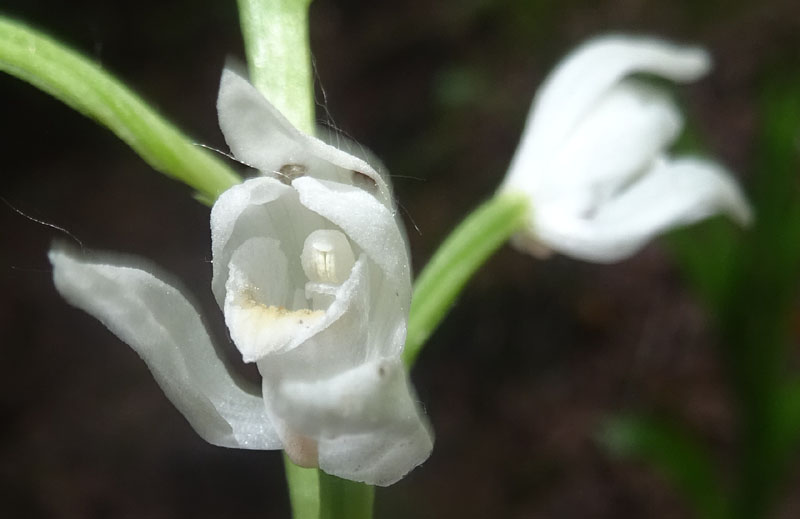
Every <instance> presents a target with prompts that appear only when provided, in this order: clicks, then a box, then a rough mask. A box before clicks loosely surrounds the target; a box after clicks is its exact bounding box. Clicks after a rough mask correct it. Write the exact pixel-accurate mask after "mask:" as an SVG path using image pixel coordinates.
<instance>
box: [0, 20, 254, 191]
mask: <svg viewBox="0 0 800 519" xmlns="http://www.w3.org/2000/svg"><path fill="white" fill-rule="evenodd" d="M0 70H2V71H4V72H7V73H8V74H11V75H12V76H16V77H18V78H19V79H21V80H23V81H27V82H28V83H30V84H32V85H33V86H35V87H37V88H39V89H41V90H43V91H45V92H47V93H48V94H50V95H52V96H53V97H55V98H56V99H58V100H60V101H62V102H64V103H66V104H67V105H69V106H70V107H72V108H74V109H75V110H77V111H79V112H81V113H82V114H84V115H85V116H87V117H90V118H91V119H94V120H95V121H97V122H99V123H100V124H102V125H104V126H106V127H107V128H108V129H110V130H111V131H112V132H114V133H115V134H116V135H117V136H118V137H119V138H120V139H122V140H123V141H125V143H127V144H128V145H129V146H130V147H131V148H133V149H134V151H136V153H138V154H139V155H140V156H141V157H142V158H143V159H144V160H145V161H146V162H147V163H148V164H150V166H152V167H153V168H154V169H156V170H157V171H159V172H161V173H164V174H165V175H167V176H170V177H173V178H175V179H177V180H180V181H182V182H185V183H186V184H188V185H190V186H191V187H193V188H194V189H196V190H197V191H198V192H199V194H200V195H201V198H202V199H204V200H215V199H216V198H217V196H219V194H220V193H222V192H223V191H225V190H226V189H228V188H229V187H231V186H233V185H234V184H237V183H239V182H240V181H241V180H240V178H239V177H238V175H236V173H234V172H233V171H232V170H231V169H230V168H228V167H227V166H226V165H225V164H224V163H223V162H222V161H221V160H219V159H218V158H217V157H216V156H215V155H213V154H212V153H210V152H208V151H207V150H205V149H204V148H201V147H199V146H197V145H196V144H194V143H193V141H192V140H191V139H189V138H188V137H186V136H185V135H184V134H183V133H181V132H180V131H179V130H178V129H177V128H175V127H174V126H173V125H172V124H170V123H169V122H167V121H166V120H165V119H164V118H162V117H161V116H160V115H159V114H158V113H157V112H156V111H155V110H154V109H153V108H151V107H150V106H149V105H148V104H147V103H145V102H144V101H143V100H142V98H141V97H139V96H138V95H136V94H135V93H133V92H132V91H131V90H130V89H129V88H127V87H126V86H125V85H124V84H122V82H120V81H119V80H117V79H116V78H114V77H113V76H111V75H110V74H109V73H108V72H106V71H104V70H103V69H102V68H101V67H100V66H99V65H97V64H95V63H93V62H92V61H90V60H89V59H88V58H86V57H84V56H82V55H80V54H78V53H77V52H75V51H73V50H71V49H69V48H67V47H65V46H64V45H62V44H60V43H58V42H56V41H55V40H53V39H51V38H49V37H48V36H45V35H44V34H42V33H40V32H38V31H35V30H33V29H31V28H29V27H25V26H24V25H22V24H21V23H19V22H16V21H14V20H9V19H8V18H4V17H0Z"/></svg>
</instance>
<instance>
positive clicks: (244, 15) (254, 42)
mask: <svg viewBox="0 0 800 519" xmlns="http://www.w3.org/2000/svg"><path fill="white" fill-rule="evenodd" d="M238 1H239V19H240V23H241V26H242V35H243V36H244V44H245V52H246V54H247V65H248V67H249V70H250V80H251V81H252V82H253V84H254V85H255V86H256V88H258V90H260V91H261V93H263V94H264V95H265V96H266V98H267V99H269V101H270V103H272V104H273V105H274V106H275V107H276V108H277V109H278V110H279V111H280V112H281V113H282V114H283V115H284V116H286V118H287V119H289V120H290V121H291V122H292V123H293V124H294V125H295V126H296V127H297V128H299V129H300V130H302V131H304V132H306V133H309V134H313V133H314V131H315V123H314V121H315V119H314V76H313V70H312V68H311V46H310V44H309V38H308V8H309V5H310V4H311V0H238Z"/></svg>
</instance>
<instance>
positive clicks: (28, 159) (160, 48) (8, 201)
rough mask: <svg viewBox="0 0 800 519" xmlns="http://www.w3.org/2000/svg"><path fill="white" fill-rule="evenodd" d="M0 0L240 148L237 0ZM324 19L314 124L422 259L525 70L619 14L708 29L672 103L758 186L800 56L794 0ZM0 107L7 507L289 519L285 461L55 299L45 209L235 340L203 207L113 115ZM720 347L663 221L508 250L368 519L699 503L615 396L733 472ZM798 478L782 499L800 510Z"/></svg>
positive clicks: (632, 514) (363, 8)
mask: <svg viewBox="0 0 800 519" xmlns="http://www.w3.org/2000/svg"><path fill="white" fill-rule="evenodd" d="M0 12H2V14H3V15H9V16H12V17H14V18H17V19H19V20H22V21H24V22H26V23H28V24H30V25H32V26H34V27H37V28H39V29H42V30H44V31H45V32H47V33H49V34H51V35H53V36H54V37H56V38H58V39H60V40H62V41H64V42H67V43H68V44H70V45H71V46H72V47H74V48H76V49H79V50H81V51H82V52H84V53H85V54H87V55H89V56H91V57H92V58H94V59H95V60H97V61H99V62H100V63H102V64H103V66H104V67H106V68H107V69H108V70H110V71H111V72H113V73H114V74H116V75H117V76H118V77H119V78H121V79H123V80H124V81H126V82H127V83H128V84H129V85H130V86H131V87H132V88H134V89H135V90H136V91H137V92H139V93H140V94H142V95H143V96H144V97H145V98H146V99H147V100H149V101H151V102H152V103H153V104H154V105H156V106H158V107H159V108H160V109H161V111H162V112H163V114H164V115H165V116H167V117H168V118H170V119H171V120H173V121H175V122H176V123H177V124H178V125H179V126H180V127H182V128H183V129H184V130H185V131H186V132H188V133H189V134H190V135H191V136H193V137H194V138H195V139H196V140H197V142H200V143H204V144H207V145H210V146H213V147H216V148H220V149H224V148H225V146H224V141H223V139H222V136H221V134H220V132H219V130H218V128H217V122H216V110H215V108H214V107H215V98H216V91H217V85H218V79H219V74H220V71H221V68H222V66H223V63H224V61H225V59H226V57H227V56H230V55H232V56H238V57H240V58H241V57H243V50H242V43H241V39H240V34H239V28H238V19H237V12H236V5H235V2H234V1H233V0H229V1H225V2H222V1H215V2H194V1H189V0H174V1H171V2H158V1H154V0H136V1H129V0H116V1H114V2H106V1H101V0H72V1H70V2H56V1H46V0H3V2H2V4H1V5H0ZM311 18H312V19H311V22H312V23H311V25H312V29H311V34H312V48H313V52H314V56H315V60H316V70H317V74H318V84H319V88H318V102H319V106H318V118H319V119H320V121H321V122H326V123H329V124H332V125H334V126H335V128H337V129H339V130H341V131H342V132H344V133H346V134H347V135H350V136H351V137H352V138H354V139H355V140H357V141H359V142H360V143H362V144H363V145H365V146H367V147H369V148H371V149H372V150H373V151H374V152H376V153H377V155H378V156H380V157H381V158H382V159H383V161H384V162H385V164H386V165H387V167H388V169H389V171H390V172H391V173H392V174H393V175H395V176H394V185H395V192H396V195H397V198H398V200H399V204H400V205H401V206H402V211H403V213H404V216H405V221H406V224H407V227H408V235H409V239H410V242H411V251H412V257H413V262H414V267H415V269H416V271H417V272H418V271H419V269H420V268H421V267H422V266H424V265H425V263H426V261H427V260H428V258H429V257H430V256H431V254H432V253H433V251H434V250H435V248H436V247H437V245H438V243H440V241H441V240H442V239H443V238H444V237H445V236H446V234H447V232H448V231H449V230H450V229H451V228H452V227H453V226H455V225H456V224H457V223H458V222H459V221H460V219H461V218H462V217H463V216H464V215H465V214H466V213H467V212H468V211H469V210H470V209H471V208H473V207H474V206H475V205H476V204H478V203H479V202H481V201H483V200H484V199H485V198H486V197H487V196H488V195H489V194H490V193H491V192H492V191H493V190H494V189H495V188H496V186H497V185H498V183H499V182H500V180H501V179H502V177H503V175H504V173H505V170H506V167H507V165H508V163H509V160H510V158H511V156H512V154H513V152H514V149H515V147H516V145H517V139H518V138H519V135H520V132H521V130H522V126H523V122H524V119H525V117H526V114H527V112H528V108H529V105H530V102H531V99H532V96H533V94H534V92H535V90H536V88H537V85H538V84H539V83H540V82H541V81H542V79H543V78H544V77H545V75H546V74H547V72H548V71H549V70H550V69H551V68H552V67H553V65H555V64H556V63H557V62H558V60H559V59H560V58H561V57H563V56H564V55H565V54H566V53H567V52H568V51H569V50H570V49H572V48H573V47H574V46H575V45H577V44H578V43H580V42H582V41H583V40H584V39H586V38H588V37H591V36H593V35H597V34H602V33H606V32H609V31H621V32H633V33H647V34H654V35H658V36H662V37H665V38H669V39H673V40H676V41H680V42H689V43H698V44H702V45H704V46H706V47H707V48H708V49H709V50H710V51H711V52H712V54H713V55H714V57H715V70H714V72H713V73H712V74H711V75H710V76H709V77H708V78H707V79H704V80H703V81H701V82H698V83H696V84H693V85H690V86H688V87H686V88H681V89H680V90H679V91H677V92H676V96H677V97H678V99H679V100H680V102H681V103H682V104H683V105H684V106H685V108H686V110H687V113H688V114H689V116H688V117H689V118H690V119H691V125H692V127H693V132H694V133H695V134H696V135H697V136H699V139H700V140H702V142H704V145H705V147H706V149H707V150H708V151H709V153H711V154H712V155H713V156H715V157H717V158H718V159H719V160H720V161H721V162H723V163H724V164H726V165H728V166H729V167H730V168H731V169H732V170H733V171H734V172H736V174H737V175H738V176H739V178H740V179H741V180H742V182H743V183H744V185H745V189H748V186H749V185H751V184H752V183H753V181H754V178H756V177H757V175H759V174H762V173H764V171H760V170H759V169H760V168H759V165H758V164H757V154H756V153H755V152H754V145H755V143H756V142H757V136H758V131H759V121H760V112H759V110H760V105H759V102H758V101H759V99H761V98H762V95H763V88H764V86H765V82H766V81H767V79H770V80H772V79H774V78H775V77H776V76H778V77H779V76H781V75H782V74H783V75H786V76H787V77H791V76H792V74H795V75H796V74H797V72H798V70H800V4H798V3H797V2H796V1H793V0H786V1H782V0H765V1H755V0H752V1H733V0H729V1H722V0H705V1H697V0H656V1H645V0H601V1H594V2H589V1H577V0H574V1H572V0H571V1H566V0H565V1H562V2H545V1H534V0H530V1H523V0H508V1H494V2H492V1H490V0H446V1H445V0H442V1H438V2H428V1H421V0H395V1H393V2H370V1H356V0H348V1H345V0H338V1H337V0H315V2H314V5H313V6H312V17H311ZM797 91H798V95H800V88H798V90H797ZM0 114H2V116H0V121H2V124H1V125H0V153H2V157H3V164H2V166H0V178H2V183H1V184H0V196H2V198H3V200H0V229H1V230H2V231H1V232H0V416H2V423H3V425H2V427H0V515H2V516H3V517H30V518H36V517H58V518H72V517H75V518H78V517H81V518H103V517H115V518H128V517H130V518H133V517H138V518H162V517H163V518H166V517H193V518H203V517H215V518H218V517H243V518H244V517H254V518H255V517H259V518H267V517H275V518H282V517H288V515H289V511H288V500H287V497H286V492H285V484H284V482H283V473H282V463H281V457H280V455H279V454H278V453H277V452H243V451H231V450H225V449H220V448H217V447H212V446H210V445H207V444H205V443H204V442H203V441H202V440H201V439H200V438H199V437H198V436H196V435H195V434H194V432H193V431H192V430H191V429H190V427H189V426H188V425H187V424H186V422H185V421H184V420H183V418H182V416H181V415H180V414H179V413H178V412H177V411H175V410H174V409H173V407H172V406H171V404H170V403H169V402H168V401H167V399H166V398H165V397H164V396H163V395H162V393H161V391H160V390H159V389H158V387H157V386H156V384H155V382H154V381H153V380H152V378H151V376H150V374H149V373H148V371H147V369H146V367H145V365H144V364H143V363H142V362H141V361H140V360H139V359H138V358H137V357H136V355H135V354H134V353H133V352H132V351H131V350H130V349H129V348H128V347H127V346H125V345H124V344H123V343H121V342H120V341H119V340H117V339H116V338H115V337H114V336H112V335H111V334H110V333H109V332H107V331H106V330H105V329H104V328H103V327H102V325H100V324H99V323H98V322H97V321H95V320H94V319H93V318H91V317H89V316H88V315H85V314H83V313H82V312H80V311H77V310H75V309H73V308H71V307H69V306H68V305H67V304H66V303H65V302H64V301H63V300H61V299H60V297H59V296H58V295H57V294H56V292H55V290H54V288H53V286H52V281H51V278H50V272H49V264H48V262H47V259H46V252H47V250H48V248H49V246H50V243H51V242H52V241H53V240H54V239H64V238H65V236H64V235H63V234H62V233H60V232H58V231H55V230H53V229H51V228H49V227H47V226H44V225H41V224H39V223H36V222H35V221H32V219H40V220H43V221H46V222H51V223H53V224H56V225H58V226H60V227H63V228H65V229H68V230H69V231H70V232H71V233H72V234H73V235H75V236H77V237H78V238H79V239H80V240H81V241H82V242H83V244H84V245H85V246H86V247H90V248H94V249H107V250H116V251H124V252H126V253H131V254H138V255H142V256H147V257H148V258H151V259H152V260H154V261H155V262H156V263H158V264H159V265H161V266H162V267H164V268H165V269H166V270H168V271H170V272H173V273H175V274H177V275H178V276H179V277H180V278H181V279H182V280H183V281H184V282H185V283H186V285H187V286H189V287H191V289H192V290H193V292H194V295H195V296H196V298H197V299H198V300H199V302H200V306H201V308H202V310H203V311H204V313H205V316H206V318H207V320H208V321H209V322H210V323H211V326H212V328H213V329H214V331H215V332H216V337H217V339H218V342H219V343H220V344H221V345H222V346H223V348H225V351H226V352H227V353H228V354H229V355H230V357H231V358H232V359H235V358H236V352H235V349H234V348H233V346H232V345H231V344H229V341H228V340H227V335H226V334H225V328H224V324H223V323H222V320H221V316H220V314H219V311H218V309H217V307H216V305H215V303H214V301H213V298H212V296H211V292H210V275H211V269H210V264H209V260H210V240H209V230H208V216H209V209H208V208H207V207H205V206H203V205H201V204H199V203H197V202H195V201H194V200H193V199H192V198H191V196H190V190H189V189H188V188H186V187H185V186H183V185H181V184H179V183H177V182H175V181H172V180H169V179H167V178H166V177H164V176H161V175H159V174H156V173H154V172H153V171H152V170H151V169H150V168H149V167H148V166H147V165H146V164H145V163H144V162H143V161H142V160H141V159H139V157H138V156H137V155H135V154H134V153H133V152H132V151H131V150H130V149H129V148H127V146H125V145H124V144H123V143H122V142H121V141H119V140H117V139H116V137H114V136H113V135H112V134H111V133H110V132H108V131H107V130H105V129H104V128H102V127H100V126H98V125H96V124H95V123H93V122H92V121H90V120H88V119H85V118H83V117H82V116H80V115H78V114H77V113H75V112H73V111H72V110H70V109H68V108H66V107H65V106H64V105H62V104H61V103H59V102H57V101H55V100H53V99H51V98H50V97H48V96H47V95H45V94H43V93H41V92H39V91H38V90H36V89H34V88H33V87H31V86H29V85H27V84H25V83H22V82H21V81H19V80H17V79H15V78H12V77H10V76H6V75H0ZM18 211H21V212H23V213H24V214H25V215H28V216H29V217H30V218H28V217H24V216H22V215H20V214H19V212H18ZM794 301H795V304H794V308H795V312H794V315H795V318H794V323H795V324H794V325H795V335H794V341H793V342H792V348H793V349H792V357H791V358H796V357H797V353H798V337H799V336H800V324H799V323H800V318H799V317H798V316H799V315H800V310H799V309H800V305H797V299H796V298H795V300H794ZM721 342H724V341H720V334H719V333H717V331H716V328H715V326H714V325H713V320H712V319H711V318H710V313H709V311H708V310H707V307H706V306H704V303H703V300H702V299H701V298H699V297H698V295H697V293H696V292H695V291H694V290H693V289H692V288H691V286H690V284H689V283H688V281H687V276H685V275H684V271H682V270H681V269H680V268H679V267H678V264H677V262H676V261H675V260H674V255H673V254H672V253H671V249H670V247H668V246H667V241H666V240H659V241H658V242H656V243H653V244H651V245H650V246H649V247H647V248H646V249H645V250H644V251H642V252H641V253H639V254H637V255H636V256H635V257H634V258H632V259H630V260H628V261H625V262H622V263H620V264H616V265H612V266H598V265H591V264H587V263H582V262H578V261H574V260H570V259H567V258H564V257H559V256H556V257H553V258H551V259H549V260H547V261H538V260H533V259H532V258H530V257H528V256H524V255H521V254H519V253H517V252H516V251H514V250H512V249H511V248H505V249H503V250H502V251H501V252H500V253H499V254H497V255H496V256H495V257H494V258H493V259H492V260H491V261H490V263H489V264H488V265H487V266H486V268H484V269H483V270H482V271H481V272H480V273H479V274H478V276H477V277H476V278H475V279H474V281H473V282H472V283H471V285H470V286H469V287H468V289H467V290H466V291H465V292H464V294H463V296H462V297H461V299H460V300H459V301H458V303H457V304H456V306H455V307H454V309H453V311H452V312H451V314H450V316H449V317H448V318H447V320H446V321H445V322H444V324H443V326H442V327H441V328H440V329H439V330H438V332H437V333H436V334H435V335H434V336H433V338H432V339H431V341H430V342H429V344H428V345H427V347H426V349H425V350H424V351H423V353H422V355H421V357H420V358H419V361H418V363H417V366H416V367H415V369H414V372H413V379H414V381H415V384H416V387H417V390H418V392H419V395H420V399H421V400H422V401H423V402H424V403H425V407H426V410H427V413H428V415H429V416H430V419H431V421H432V422H433V425H434V428H435V430H436V435H437V444H436V447H435V449H434V453H433V455H432V456H431V458H430V459H429V460H428V461H427V462H426V463H425V464H424V465H423V466H422V467H420V468H418V469H416V470H415V471H414V472H412V473H411V474H410V475H409V476H408V477H407V478H405V479H404V480H402V481H401V482H400V483H398V484H396V485H394V486H392V487H390V488H388V489H383V490H379V492H378V494H377V511H376V517H379V518H400V517H415V518H434V517H435V518H449V517H453V518H472V517H474V518H482V517H505V518H640V517H648V518H654V519H662V518H663V519H666V518H685V517H692V516H693V515H692V513H691V508H690V506H689V504H688V503H687V502H686V501H685V500H684V499H683V498H682V497H681V496H680V494H678V493H677V492H675V490H674V488H673V487H672V486H671V485H670V484H669V482H668V480H667V478H665V477H663V475H661V474H660V473H659V472H658V471H655V470H652V469H651V468H650V467H649V466H648V465H646V464H644V463H642V462H641V461H637V460H635V459H633V460H631V459H627V458H624V459H621V458H619V457H615V456H612V455H610V454H609V453H608V451H607V450H606V449H604V448H603V447H602V446H601V444H600V443H599V442H598V441H597V437H598V433H599V431H600V429H601V427H602V425H603V424H604V423H605V420H606V419H607V418H608V417H610V416H613V415H617V414H620V413H627V412H630V411H636V412H643V413H648V414H656V415H664V416H671V417H674V418H675V419H676V420H677V421H679V422H680V423H681V424H683V426H685V427H686V428H687V429H690V430H692V431H695V433H697V434H699V436H700V437H701V439H702V440H703V441H704V442H705V443H707V444H708V445H710V446H711V452H712V454H713V456H715V458H716V459H717V460H718V461H719V462H720V464H719V465H718V467H719V468H720V469H721V470H722V471H723V472H724V471H726V470H728V469H730V470H732V467H734V466H735V463H736V461H735V460H736V453H737V436H736V434H735V427H734V425H735V423H734V413H733V411H732V409H731V395H730V391H729V390H727V389H726V388H727V387H728V386H727V385H726V384H725V378H724V377H723V375H722V372H721V368H720V366H721V359H720V358H719V352H720V351H722V349H723V348H724V347H725V345H724V344H721ZM791 474H792V475H791V477H792V478H793V479H792V480H791V481H793V483H791V484H790V485H789V486H788V489H789V491H787V492H783V493H782V494H781V496H780V506H779V507H778V509H777V512H776V514H777V516H778V517H782V518H793V517H799V516H800V491H797V490H796V489H797V488H800V472H798V470H796V469H793V470H792V472H791ZM792 489H794V491H792Z"/></svg>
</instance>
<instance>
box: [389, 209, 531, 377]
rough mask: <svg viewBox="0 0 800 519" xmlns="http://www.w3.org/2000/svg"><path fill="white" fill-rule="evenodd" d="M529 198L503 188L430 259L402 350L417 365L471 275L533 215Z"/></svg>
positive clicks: (418, 287) (421, 277)
mask: <svg viewBox="0 0 800 519" xmlns="http://www.w3.org/2000/svg"><path fill="white" fill-rule="evenodd" d="M530 211H531V207H530V201H529V199H528V198H527V197H525V196H523V195H520V194H517V193H501V194H497V195H495V196H494V197H493V198H491V199H490V200H488V201H487V202H484V203H483V204H482V205H480V206H479V207H478V208H477V209H475V211H473V212H472V213H471V214H470V215H469V216H467V217H466V218H465V219H464V220H463V221H462V222H461V223H460V224H459V225H458V227H456V228H455V229H454V230H453V232H452V233H450V236H448V237H447V239H446V240H445V241H444V243H442V245H441V246H440V247H439V249H438V250H437V251H436V253H435V254H434V255H433V258H431V260H430V261H429V262H428V264H427V265H426V266H425V268H424V269H423V270H422V272H421V273H420V275H419V277H418V278H417V281H416V282H415V284H414V291H413V294H414V295H413V298H412V300H411V315H410V316H409V320H408V337H407V338H406V347H405V350H404V351H403V360H404V361H405V363H406V366H409V367H410V366H412V365H413V364H414V361H416V359H417V355H419V352H420V350H421V349H422V346H423V345H424V344H425V341H426V340H427V339H428V337H430V335H431V333H433V331H434V330H435V329H436V327H437V326H438V325H439V323H440V322H441V320H442V319H443V318H444V316H445V315H446V314H447V311H448V310H449V309H450V307H451V306H452V305H453V302H454V301H455V299H456V297H458V295H459V294H460V293H461V290H462V289H463V288H464V285H465V284H466V283H467V281H469V280H470V278H471V277H472V275H473V274H474V273H475V272H476V271H477V270H478V269H479V268H480V267H481V266H482V265H483V264H484V263H485V262H486V261H487V260H488V259H489V257H490V256H491V255H492V254H493V253H494V252H495V251H496V250H497V249H499V248H500V247H501V246H502V245H503V244H505V243H506V241H508V239H509V238H510V237H511V236H512V235H514V234H515V233H517V232H519V231H520V230H522V229H524V228H525V226H526V225H528V221H529V219H530Z"/></svg>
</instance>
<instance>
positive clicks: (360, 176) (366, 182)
mask: <svg viewBox="0 0 800 519" xmlns="http://www.w3.org/2000/svg"><path fill="white" fill-rule="evenodd" d="M352 179H353V185H354V186H356V187H357V188H359V189H363V190H364V191H366V192H367V193H369V194H371V195H373V196H374V195H376V194H378V183H377V182H375V179H373V178H372V177H370V176H369V175H367V174H365V173H361V172H360V171H353V172H352Z"/></svg>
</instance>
